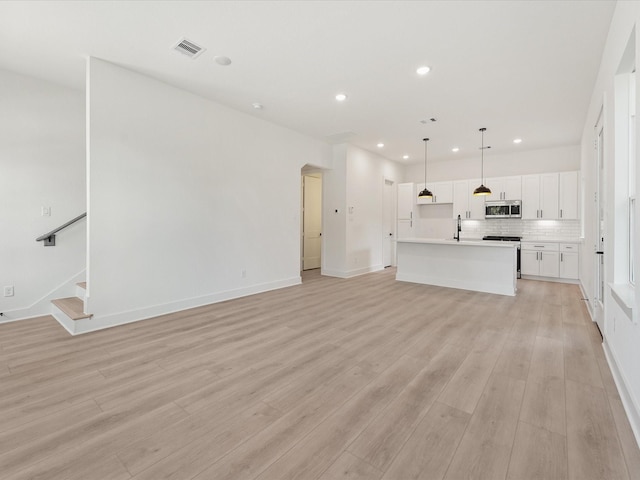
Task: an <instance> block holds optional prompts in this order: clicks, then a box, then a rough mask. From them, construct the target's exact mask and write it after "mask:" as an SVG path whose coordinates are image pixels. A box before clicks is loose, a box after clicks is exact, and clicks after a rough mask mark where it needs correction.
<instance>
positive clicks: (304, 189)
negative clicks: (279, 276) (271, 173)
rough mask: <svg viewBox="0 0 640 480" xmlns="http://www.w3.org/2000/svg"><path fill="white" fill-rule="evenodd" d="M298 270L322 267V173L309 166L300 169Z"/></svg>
mask: <svg viewBox="0 0 640 480" xmlns="http://www.w3.org/2000/svg"><path fill="white" fill-rule="evenodd" d="M300 189H301V212H302V214H301V221H300V270H301V271H303V272H305V271H308V270H318V271H319V269H320V267H321V266H322V172H320V171H319V170H318V169H314V168H312V167H309V166H305V167H304V168H303V169H302V179H301V184H300Z"/></svg>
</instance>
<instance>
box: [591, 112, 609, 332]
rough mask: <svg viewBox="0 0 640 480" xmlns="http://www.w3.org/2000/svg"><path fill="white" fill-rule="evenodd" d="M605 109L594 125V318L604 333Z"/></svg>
mask: <svg viewBox="0 0 640 480" xmlns="http://www.w3.org/2000/svg"><path fill="white" fill-rule="evenodd" d="M603 117H604V115H603V109H602V108H601V109H600V114H599V115H598V119H597V120H596V124H595V125H594V159H595V173H596V175H595V198H594V202H595V212H594V213H595V222H594V229H595V232H594V233H595V244H594V251H593V252H594V253H593V255H594V270H593V276H594V290H593V295H594V296H593V320H594V322H596V324H597V325H598V328H599V329H600V332H601V333H602V334H604V305H605V296H606V289H605V288H604V285H605V284H606V265H605V263H604V253H602V254H599V253H598V252H604V248H605V240H606V221H605V210H604V207H605V205H606V203H605V200H606V197H605V194H606V188H605V186H606V178H605V175H604V171H605V170H604V142H605V138H604V133H605V132H604V122H603Z"/></svg>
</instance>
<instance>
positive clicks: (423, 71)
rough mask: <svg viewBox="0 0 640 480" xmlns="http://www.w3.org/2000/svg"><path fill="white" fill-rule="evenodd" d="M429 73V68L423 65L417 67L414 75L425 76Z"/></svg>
mask: <svg viewBox="0 0 640 480" xmlns="http://www.w3.org/2000/svg"><path fill="white" fill-rule="evenodd" d="M430 71H431V67H427V66H426V65H423V66H422V67H419V68H418V69H417V70H416V73H417V74H418V75H426V74H427V73H429V72H430Z"/></svg>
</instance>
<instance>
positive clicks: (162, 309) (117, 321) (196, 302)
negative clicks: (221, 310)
mask: <svg viewBox="0 0 640 480" xmlns="http://www.w3.org/2000/svg"><path fill="white" fill-rule="evenodd" d="M301 283H302V277H300V276H297V277H291V278H288V279H284V280H279V281H276V282H269V283H262V284H258V285H252V286H250V287H244V288H238V289H235V290H227V291H223V292H218V293H212V294H210V295H203V296H201V297H194V298H189V299H185V300H179V301H176V302H171V303H165V304H161V305H153V306H150V307H145V308H141V309H139V310H130V311H126V312H119V313H114V314H111V315H106V316H102V317H101V316H99V315H94V316H93V317H91V318H86V319H82V320H74V321H73V324H72V325H71V326H67V325H65V323H68V322H63V321H61V320H60V319H59V318H58V316H56V315H54V317H56V319H57V320H58V322H60V324H61V325H62V326H63V327H65V329H66V330H67V331H69V333H71V334H72V335H78V334H81V333H88V332H95V331H96V330H103V329H105V328H111V327H116V326H118V325H125V324H127V323H133V322H137V321H140V320H146V319H149V318H153V317H158V316H160V315H166V314H169V313H175V312H181V311H183V310H189V309H191V308H196V307H201V306H203V305H211V304H213V303H218V302H224V301H225V300H232V299H234V298H240V297H246V296H248V295H254V294H257V293H263V292H268V291H270V290H277V289H280V288H285V287H291V286H294V285H299V284H301ZM70 328H71V330H70Z"/></svg>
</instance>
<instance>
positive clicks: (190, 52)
mask: <svg viewBox="0 0 640 480" xmlns="http://www.w3.org/2000/svg"><path fill="white" fill-rule="evenodd" d="M173 49H174V50H176V51H177V52H180V53H183V54H185V55H186V56H188V57H191V58H198V57H199V56H200V55H201V54H202V53H203V52H204V51H205V50H206V48H202V47H201V46H200V45H196V44H195V43H193V42H192V41H191V40H187V39H186V38H184V37H182V38H181V39H180V40H178V43H176V44H175V45H174V46H173Z"/></svg>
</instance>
